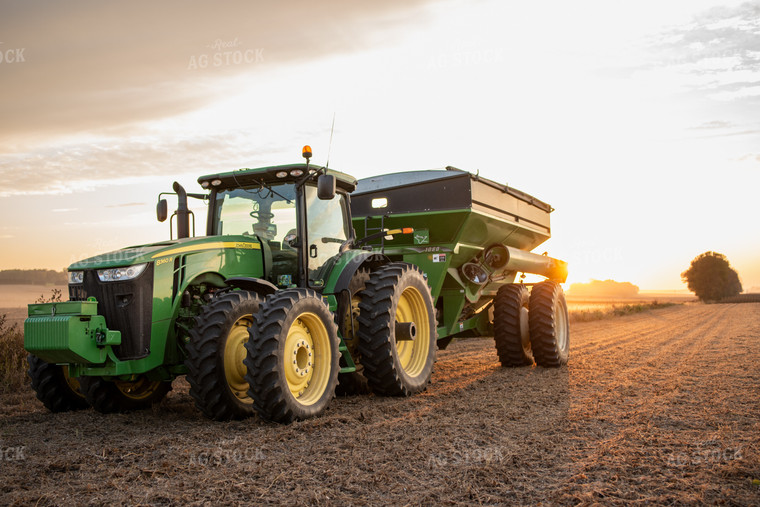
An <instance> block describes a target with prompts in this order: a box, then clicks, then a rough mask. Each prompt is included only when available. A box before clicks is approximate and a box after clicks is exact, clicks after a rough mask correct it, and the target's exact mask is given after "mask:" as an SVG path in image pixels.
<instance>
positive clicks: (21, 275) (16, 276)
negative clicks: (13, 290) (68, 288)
mask: <svg viewBox="0 0 760 507" xmlns="http://www.w3.org/2000/svg"><path fill="white" fill-rule="evenodd" d="M67 281H68V280H67V275H66V271H65V270H62V271H54V270H52V269H5V270H1V271H0V284H4V285H7V284H14V285H49V284H53V285H66V283H67Z"/></svg>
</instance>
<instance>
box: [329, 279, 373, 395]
mask: <svg viewBox="0 0 760 507" xmlns="http://www.w3.org/2000/svg"><path fill="white" fill-rule="evenodd" d="M368 280H369V269H366V268H359V269H358V270H357V271H356V273H354V276H353V277H352V278H351V281H350V282H349V284H348V292H349V295H350V301H351V306H350V307H349V308H341V311H340V312H338V315H337V316H336V318H337V319H338V329H340V333H341V335H342V336H343V342H344V343H345V344H346V347H348V351H349V353H350V354H351V358H352V359H353V360H354V363H355V364H356V371H355V372H352V373H339V374H338V386H337V387H336V388H335V394H336V395H337V396H352V395H356V394H369V393H370V392H371V390H370V388H369V384H368V383H367V377H365V376H364V366H362V364H361V355H360V354H359V335H358V334H357V333H356V331H357V330H358V329H359V303H360V302H361V298H362V295H361V291H363V290H364V288H365V286H366V284H367V281H368Z"/></svg>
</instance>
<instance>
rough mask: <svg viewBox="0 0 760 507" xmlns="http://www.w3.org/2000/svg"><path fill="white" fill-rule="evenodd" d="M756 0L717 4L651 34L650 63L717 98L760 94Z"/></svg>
mask: <svg viewBox="0 0 760 507" xmlns="http://www.w3.org/2000/svg"><path fill="white" fill-rule="evenodd" d="M758 33H760V1H757V0H755V1H753V2H746V3H743V4H741V5H739V6H737V7H716V8H713V9H710V10H708V11H706V12H704V13H702V14H701V15H699V16H697V17H696V18H695V19H694V20H693V22H692V23H689V24H687V25H685V26H679V27H675V28H672V29H671V30H668V31H666V32H664V33H662V34H660V35H659V36H658V37H656V38H655V40H654V42H653V47H654V48H655V50H656V53H657V55H658V61H657V62H656V64H655V65H654V67H663V66H664V67H669V68H672V69H674V70H677V71H679V72H680V73H681V75H682V77H683V78H684V79H683V84H684V85H685V87H686V88H687V89H691V90H702V91H707V92H709V97H710V98H712V99H714V100H719V101H734V100H746V99H752V98H755V97H757V96H760V91H758V90H760V86H758V85H759V84H760V37H758V36H757V34H758Z"/></svg>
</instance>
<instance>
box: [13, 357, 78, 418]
mask: <svg viewBox="0 0 760 507" xmlns="http://www.w3.org/2000/svg"><path fill="white" fill-rule="evenodd" d="M27 362H28V363H29V370H28V372H27V373H28V374H29V377H30V378H31V379H32V389H34V391H35V393H37V399H38V400H40V401H41V402H42V404H43V405H45V407H47V409H48V410H50V411H51V412H68V411H69V410H81V409H83V408H87V407H89V406H90V404H89V403H87V400H86V399H85V398H84V395H83V394H82V392H81V391H80V390H79V387H80V386H79V380H78V379H77V378H76V377H70V376H69V367H68V366H59V365H57V364H51V363H47V362H45V361H43V360H42V359H40V358H39V357H37V356H33V355H31V354H29V356H28V357H27Z"/></svg>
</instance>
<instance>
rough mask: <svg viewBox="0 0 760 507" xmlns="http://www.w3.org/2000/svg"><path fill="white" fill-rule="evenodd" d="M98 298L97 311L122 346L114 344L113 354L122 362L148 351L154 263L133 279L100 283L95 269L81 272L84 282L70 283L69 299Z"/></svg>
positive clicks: (145, 353) (145, 354)
mask: <svg viewBox="0 0 760 507" xmlns="http://www.w3.org/2000/svg"><path fill="white" fill-rule="evenodd" d="M89 297H95V299H97V300H98V314H99V315H102V316H103V317H105V319H106V326H107V327H108V329H111V330H113V331H120V332H121V345H118V346H115V347H114V353H115V354H116V357H118V358H119V359H121V360H123V361H125V360H129V359H140V358H143V357H146V356H147V355H148V354H150V328H151V322H152V317H153V264H149V265H148V266H147V267H146V268H145V271H143V273H142V274H141V275H140V276H139V277H137V278H135V279H134V280H128V281H124V282H101V281H100V279H99V278H98V273H97V271H95V270H94V269H88V270H86V271H85V272H84V282H83V283H81V284H77V285H69V299H70V300H72V301H86V300H87V298H89Z"/></svg>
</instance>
